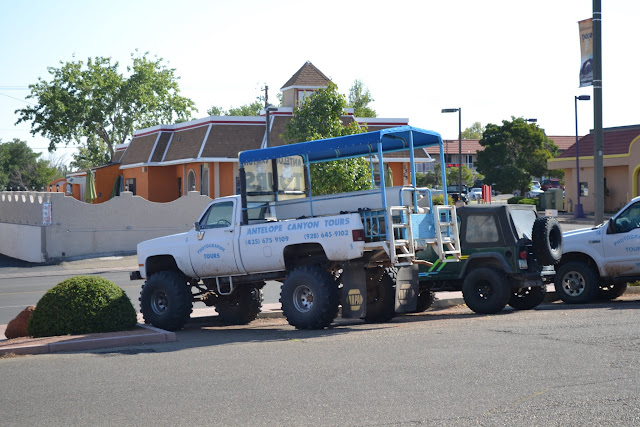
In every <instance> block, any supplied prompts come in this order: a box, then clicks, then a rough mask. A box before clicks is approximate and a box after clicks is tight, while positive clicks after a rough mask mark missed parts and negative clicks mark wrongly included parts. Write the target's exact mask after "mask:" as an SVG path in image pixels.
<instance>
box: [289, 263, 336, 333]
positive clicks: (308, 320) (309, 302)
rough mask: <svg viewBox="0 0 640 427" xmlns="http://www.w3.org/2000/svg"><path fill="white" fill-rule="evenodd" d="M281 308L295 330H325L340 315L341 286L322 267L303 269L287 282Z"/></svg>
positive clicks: (303, 267)
mask: <svg viewBox="0 0 640 427" xmlns="http://www.w3.org/2000/svg"><path fill="white" fill-rule="evenodd" d="M280 304H282V313H283V314H284V316H285V317H286V318H287V321H288V322H289V324H290V325H292V326H295V328H296V329H323V328H326V327H327V326H329V325H330V324H331V322H333V319H335V318H336V316H337V315H338V305H339V298H338V285H337V283H336V281H335V279H334V278H333V277H332V276H331V274H329V273H328V272H327V271H325V270H324V269H323V268H322V267H320V266H316V265H303V266H300V267H298V268H295V269H294V270H292V271H291V272H290V273H289V274H287V277H286V278H285V279H284V282H283V283H282V289H281V291H280Z"/></svg>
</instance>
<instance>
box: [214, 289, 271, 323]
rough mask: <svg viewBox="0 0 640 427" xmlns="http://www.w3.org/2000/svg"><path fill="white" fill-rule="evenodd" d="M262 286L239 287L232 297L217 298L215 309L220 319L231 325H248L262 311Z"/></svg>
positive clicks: (222, 296) (221, 296)
mask: <svg viewBox="0 0 640 427" xmlns="http://www.w3.org/2000/svg"><path fill="white" fill-rule="evenodd" d="M261 288H262V286H252V285H249V284H246V285H239V286H237V287H236V288H235V289H234V290H233V292H232V293H231V295H220V296H218V298H216V302H215V307H216V311H217V312H218V316H219V319H220V320H222V321H223V322H225V323H228V324H231V325H246V324H247V323H249V322H252V321H253V320H255V319H256V318H257V317H258V314H260V312H261V311H262V300H263V297H262V289H261Z"/></svg>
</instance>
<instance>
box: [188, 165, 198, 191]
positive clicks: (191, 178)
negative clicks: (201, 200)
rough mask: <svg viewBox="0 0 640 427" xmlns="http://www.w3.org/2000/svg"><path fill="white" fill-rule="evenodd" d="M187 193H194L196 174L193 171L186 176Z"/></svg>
mask: <svg viewBox="0 0 640 427" xmlns="http://www.w3.org/2000/svg"><path fill="white" fill-rule="evenodd" d="M187 185H188V187H187V191H196V174H195V172H193V170H189V174H188V175H187Z"/></svg>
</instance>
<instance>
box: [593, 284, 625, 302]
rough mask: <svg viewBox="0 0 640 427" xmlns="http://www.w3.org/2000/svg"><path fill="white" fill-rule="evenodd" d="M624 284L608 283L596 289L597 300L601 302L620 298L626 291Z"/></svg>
mask: <svg viewBox="0 0 640 427" xmlns="http://www.w3.org/2000/svg"><path fill="white" fill-rule="evenodd" d="M627 286H628V285H627V283H626V282H618V283H609V284H608V285H603V286H600V287H599V288H598V295H597V298H598V299H601V300H612V299H616V298H618V297H619V296H622V294H624V293H625V292H626V291H627Z"/></svg>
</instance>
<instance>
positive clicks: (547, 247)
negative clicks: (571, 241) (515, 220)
mask: <svg viewBox="0 0 640 427" xmlns="http://www.w3.org/2000/svg"><path fill="white" fill-rule="evenodd" d="M531 235H532V240H533V253H534V254H535V256H536V258H538V261H540V263H541V264H543V265H555V264H557V263H559V262H560V258H562V229H561V228H560V225H559V224H558V221H557V220H556V219H555V218H553V217H550V216H543V217H540V218H536V220H535V222H534V223H533V230H532V232H531Z"/></svg>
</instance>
